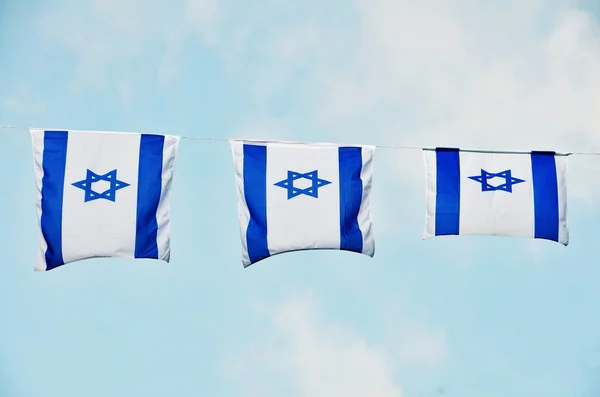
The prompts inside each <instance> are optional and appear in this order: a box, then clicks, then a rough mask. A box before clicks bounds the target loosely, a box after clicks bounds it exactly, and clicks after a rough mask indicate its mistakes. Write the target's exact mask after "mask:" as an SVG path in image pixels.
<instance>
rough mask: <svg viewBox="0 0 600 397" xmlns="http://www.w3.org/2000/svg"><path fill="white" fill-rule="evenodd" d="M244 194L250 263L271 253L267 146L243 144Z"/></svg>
mask: <svg viewBox="0 0 600 397" xmlns="http://www.w3.org/2000/svg"><path fill="white" fill-rule="evenodd" d="M244 196H245V198H246V205H247V206H248V211H249V212H250V222H249V223H248V229H247V230H246V246H247V247H248V258H249V259H250V263H255V262H258V261H259V260H261V259H264V258H267V257H268V256H270V255H271V253H270V252H269V245H268V240H267V147H266V146H262V145H246V144H244Z"/></svg>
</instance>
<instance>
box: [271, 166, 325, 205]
mask: <svg viewBox="0 0 600 397" xmlns="http://www.w3.org/2000/svg"><path fill="white" fill-rule="evenodd" d="M298 179H308V180H309V181H311V182H312V184H311V185H310V186H309V187H307V188H305V189H301V188H299V187H295V186H294V181H296V180H298ZM330 183H331V182H330V181H326V180H325V179H320V178H319V170H314V171H310V172H306V173H304V174H302V173H300V172H295V171H290V170H288V172H287V179H284V180H282V181H279V182H277V183H275V184H274V185H275V186H279V187H282V188H284V189H287V198H288V200H289V199H292V198H294V197H296V196H299V195H301V194H305V195H307V196H310V197H314V198H319V188H320V187H323V186H325V185H329V184H330Z"/></svg>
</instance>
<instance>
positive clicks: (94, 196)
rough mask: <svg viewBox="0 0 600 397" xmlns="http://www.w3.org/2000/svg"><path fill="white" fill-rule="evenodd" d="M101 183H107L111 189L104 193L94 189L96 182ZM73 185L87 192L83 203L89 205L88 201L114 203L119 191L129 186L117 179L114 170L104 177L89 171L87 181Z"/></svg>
mask: <svg viewBox="0 0 600 397" xmlns="http://www.w3.org/2000/svg"><path fill="white" fill-rule="evenodd" d="M100 181H106V182H109V183H110V187H109V188H108V189H106V190H105V191H104V192H102V193H98V192H96V191H94V189H93V188H92V185H93V184H94V182H100ZM72 185H73V186H75V187H77V188H79V189H82V190H83V191H84V192H85V196H84V199H83V201H84V202H85V203H87V202H88V201H92V200H98V199H105V200H109V201H112V202H114V201H115V198H116V192H117V190H119V189H123V188H124V187H127V186H129V183H126V182H123V181H120V180H118V179H117V170H112V171H110V172H107V173H106V174H104V175H98V174H96V173H95V172H92V171H90V170H87V174H86V176H85V179H83V180H81V181H79V182H75V183H72Z"/></svg>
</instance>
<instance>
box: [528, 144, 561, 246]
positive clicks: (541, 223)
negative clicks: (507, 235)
mask: <svg viewBox="0 0 600 397" xmlns="http://www.w3.org/2000/svg"><path fill="white" fill-rule="evenodd" d="M554 154H555V153H554V152H531V173H532V176H533V207H534V219H535V227H534V229H535V232H534V237H535V238H542V239H547V240H553V241H558V230H559V225H558V218H559V216H558V212H559V211H558V178H557V176H556V161H555V158H554Z"/></svg>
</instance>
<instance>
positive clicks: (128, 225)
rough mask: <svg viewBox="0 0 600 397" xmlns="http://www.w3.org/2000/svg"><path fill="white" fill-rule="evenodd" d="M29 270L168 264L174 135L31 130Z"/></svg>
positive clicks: (176, 140) (175, 147) (177, 138)
mask: <svg viewBox="0 0 600 397" xmlns="http://www.w3.org/2000/svg"><path fill="white" fill-rule="evenodd" d="M30 132H31V138H32V142H33V155H34V171H35V182H36V187H37V218H38V222H39V225H40V232H41V235H40V249H39V256H38V260H37V263H36V266H35V269H36V270H51V269H54V268H55V267H58V266H61V265H63V264H66V263H69V262H74V261H77V260H81V259H86V258H94V257H120V258H154V259H161V260H164V261H166V262H168V261H169V258H170V251H171V244H170V215H169V212H170V205H169V197H170V191H171V181H172V178H173V166H174V162H175V155H176V152H177V147H178V145H179V137H176V136H169V135H165V136H163V135H148V134H133V133H109V132H82V131H44V130H39V129H32V130H31V131H30Z"/></svg>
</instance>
